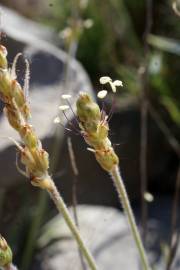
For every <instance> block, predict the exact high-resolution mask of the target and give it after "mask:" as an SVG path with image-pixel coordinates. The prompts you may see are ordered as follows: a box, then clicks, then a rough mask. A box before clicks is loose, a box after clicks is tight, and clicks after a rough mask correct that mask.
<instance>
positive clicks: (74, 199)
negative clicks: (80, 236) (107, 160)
mask: <svg viewBox="0 0 180 270" xmlns="http://www.w3.org/2000/svg"><path fill="white" fill-rule="evenodd" d="M67 145H68V152H69V158H70V163H71V168H72V172H73V185H72V204H73V216H74V222H75V224H76V226H77V228H78V229H79V230H80V228H79V220H78V213H77V204H78V201H77V183H78V175H79V171H78V168H77V164H76V159H75V154H74V150H73V146H72V141H71V138H70V137H68V138H67ZM78 254H79V259H80V262H81V266H82V269H83V270H86V265H85V263H84V260H83V255H82V253H81V250H80V249H79V248H78Z"/></svg>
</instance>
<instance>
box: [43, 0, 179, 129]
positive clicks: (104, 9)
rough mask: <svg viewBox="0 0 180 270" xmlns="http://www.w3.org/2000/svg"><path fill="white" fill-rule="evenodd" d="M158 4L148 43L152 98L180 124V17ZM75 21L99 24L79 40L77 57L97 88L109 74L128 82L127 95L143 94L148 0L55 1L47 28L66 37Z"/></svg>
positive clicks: (126, 83)
mask: <svg viewBox="0 0 180 270" xmlns="http://www.w3.org/2000/svg"><path fill="white" fill-rule="evenodd" d="M153 2H154V3H153V27H152V33H151V34H150V35H149V36H148V40H147V42H148V44H149V46H150V52H149V55H148V80H149V84H150V85H149V86H150V96H152V97H153V99H156V100H157V102H158V103H159V104H161V105H162V106H164V107H165V108H166V109H167V111H168V112H169V113H170V115H171V117H172V119H173V120H174V121H175V123H176V124H177V125H179V124H180V120H179V119H180V91H179V84H180V76H179V71H180V64H179V63H180V58H179V56H180V18H179V17H178V16H177V15H176V14H175V13H174V11H173V9H172V6H171V2H170V1H168V0H165V1H160V0H158V1H153ZM82 5H84V7H83V8H82ZM73 16H76V18H78V17H79V18H81V19H87V18H90V19H92V20H93V26H92V27H91V28H90V29H84V31H83V33H82V34H81V35H80V36H79V40H78V42H79V45H78V51H77V58H78V59H79V60H80V61H81V62H82V63H83V65H84V66H85V68H86V70H87V71H88V73H89V75H90V77H91V79H92V81H93V82H94V83H96V82H97V81H98V79H99V77H100V76H102V75H108V76H111V77H112V78H117V79H121V80H122V81H123V82H124V89H123V90H121V91H123V92H124V91H127V92H129V93H130V94H132V95H136V96H137V95H139V93H140V90H141V81H140V77H139V68H140V66H141V65H142V63H143V61H144V32H145V25H146V1H144V0H139V1H132V0H126V1H125V0H109V1H99V0H90V1H87V0H74V1H73V0H69V1H66V0H54V2H53V5H52V7H51V16H50V17H48V18H47V19H46V23H47V22H48V24H50V25H51V26H53V27H54V28H55V29H56V30H57V31H58V32H60V31H62V30H63V29H64V28H65V27H67V26H68V25H69V22H70V18H71V17H73ZM178 39H179V40H178Z"/></svg>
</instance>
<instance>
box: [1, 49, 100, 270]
mask: <svg viewBox="0 0 180 270" xmlns="http://www.w3.org/2000/svg"><path fill="white" fill-rule="evenodd" d="M6 55H7V53H6V51H5V49H4V48H3V47H2V46H0V99H1V100H2V101H3V102H4V105H5V112H6V115H7V118H8V121H9V124H10V125H11V126H12V127H13V128H14V129H15V130H16V131H17V132H18V133H19V135H20V137H21V139H22V145H20V144H18V143H17V142H16V141H14V140H13V139H12V138H9V139H10V140H12V141H13V142H14V143H15V145H16V146H17V149H18V151H19V152H20V160H21V162H22V164H23V165H24V166H25V170H24V171H23V170H21V169H20V168H19V167H18V163H16V165H17V168H18V170H19V171H20V172H21V173H22V174H23V175H25V176H27V177H28V178H29V180H30V182H31V184H32V185H33V186H37V187H39V188H41V189H45V190H46V191H47V192H48V193H49V195H50V196H51V198H52V200H53V201H54V204H55V206H56V208H57V210H58V211H59V212H61V213H62V215H63V217H64V219H65V221H66V224H67V226H68V227H69V229H70V230H71V232H72V234H73V236H74V238H75V239H76V241H77V243H78V245H79V248H80V249H81V251H82V253H83V254H84V256H85V258H86V260H87V262H88V265H89V267H90V269H91V270H97V267H96V263H95V261H94V258H93V257H92V255H91V253H90V252H89V250H88V248H87V247H86V244H85V243H84V241H83V239H82V237H81V235H80V233H79V230H78V228H77V227H76V225H75V224H74V222H73V220H72V218H71V215H70V214H69V212H68V209H67V207H66V205H65V203H64V201H63V198H62V197H61V195H60V194H59V192H58V190H57V188H56V186H55V184H54V182H53V180H52V178H51V176H50V175H49V172H48V169H49V156H48V153H47V152H46V151H45V150H44V149H43V148H42V145H41V142H40V140H39V139H38V137H37V135H36V133H35V131H34V129H33V128H32V126H31V125H30V124H29V122H28V118H29V116H30V109H29V104H28V102H27V91H28V87H29V64H28V63H27V62H26V63H27V64H26V67H27V68H26V76H25V85H24V90H25V93H24V91H23V89H22V87H21V85H20V84H19V83H18V82H17V80H16V71H15V67H16V62H17V59H18V57H19V56H17V57H16V59H15V61H14V64H13V68H12V69H8V67H7V59H6ZM69 97H70V96H69V95H64V99H65V100H67V99H69ZM69 108H70V107H69V106H68V105H63V106H61V107H60V110H62V111H63V113H64V114H65V112H64V111H65V110H66V109H69ZM11 262H12V252H11V250H10V248H9V247H8V246H7V245H6V242H5V241H4V240H3V239H2V238H1V239H0V268H1V267H4V266H5V267H6V266H7V269H11V270H15V267H13V265H12V263H11ZM10 267H11V268H10ZM12 267H13V268H12Z"/></svg>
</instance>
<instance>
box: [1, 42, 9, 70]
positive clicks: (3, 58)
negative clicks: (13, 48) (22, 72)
mask: <svg viewBox="0 0 180 270" xmlns="http://www.w3.org/2000/svg"><path fill="white" fill-rule="evenodd" d="M7 67H8V62H7V50H6V48H5V47H4V46H2V45H0V68H2V69H7Z"/></svg>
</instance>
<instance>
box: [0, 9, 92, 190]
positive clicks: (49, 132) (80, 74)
mask: <svg viewBox="0 0 180 270" xmlns="http://www.w3.org/2000/svg"><path fill="white" fill-rule="evenodd" d="M2 9H3V13H5V14H6V15H7V16H5V18H4V19H3V21H4V20H6V21H7V23H6V21H4V23H3V25H2V27H3V29H2V30H3V31H5V32H6V34H7V38H6V40H5V41H4V42H3V43H5V45H6V46H7V49H8V53H9V57H8V58H9V61H10V62H12V59H13V57H14V56H15V55H16V53H17V52H19V51H20V52H22V51H23V53H24V54H25V55H26V56H27V57H28V58H29V60H30V62H31V80H30V91H29V100H30V105H31V109H32V121H31V122H32V124H33V126H34V127H35V129H36V131H37V134H38V136H39V137H40V138H41V139H42V140H43V141H44V145H45V148H48V149H50V148H51V147H52V145H53V139H54V134H55V129H56V127H55V124H54V123H53V120H54V118H55V116H57V114H58V106H59V105H60V103H61V102H62V100H61V94H62V93H69V94H72V97H73V98H72V106H73V103H74V100H75V97H76V95H77V93H78V92H79V91H82V90H84V89H86V91H88V92H90V93H91V94H92V88H91V83H90V81H89V78H88V76H87V74H86V72H85V71H84V69H83V67H82V66H81V65H80V64H79V63H78V62H77V61H76V60H75V59H70V61H69V63H70V64H69V72H68V83H66V88H64V86H65V84H64V81H63V75H64V67H65V65H66V62H67V59H68V56H67V54H66V53H65V52H63V51H62V50H60V49H59V48H57V47H56V46H55V45H52V44H51V43H50V42H48V41H47V40H49V39H50V37H51V36H52V34H51V33H50V31H49V30H46V29H45V28H44V27H42V26H39V25H38V24H37V23H34V22H31V21H30V20H27V19H24V18H23V17H22V16H19V15H18V14H16V13H14V12H12V11H10V10H8V9H5V8H4V7H3V8H2ZM51 41H52V39H51ZM23 67H24V66H23V61H20V64H19V65H18V70H19V68H20V70H21V71H22V70H24V68H23ZM18 78H19V80H20V81H21V82H23V72H18ZM68 117H69V119H71V117H72V113H70V114H69V115H68ZM64 123H65V124H66V119H64ZM58 129H59V131H58V133H59V137H60V140H61V139H62V137H63V134H64V129H63V128H61V127H60V126H59V127H58ZM0 130H1V136H3V137H4V138H1V144H0V164H1V168H0V169H1V181H0V187H1V188H4V187H10V186H12V185H14V184H17V183H18V182H20V180H21V176H20V175H19V173H18V172H17V169H16V166H15V147H14V146H12V142H11V141H10V140H8V139H7V138H6V137H12V138H14V139H16V140H18V139H19V138H18V135H17V134H16V132H15V131H14V130H13V129H12V128H11V127H10V126H9V124H8V122H7V119H6V118H5V117H4V115H3V114H1V117H0Z"/></svg>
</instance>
